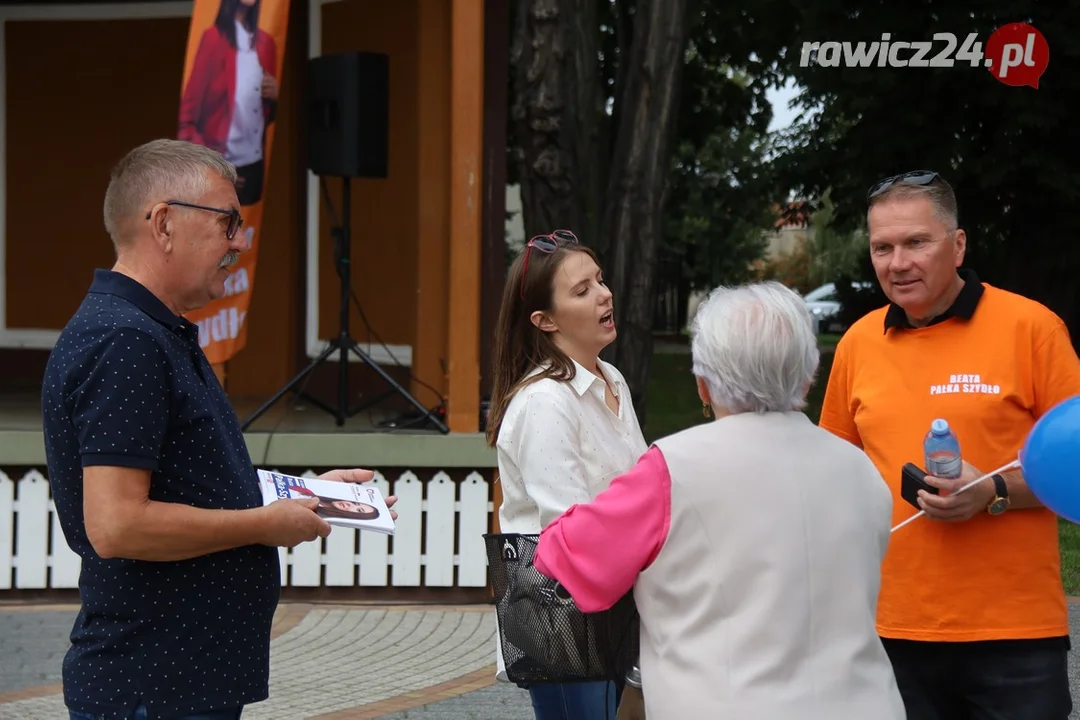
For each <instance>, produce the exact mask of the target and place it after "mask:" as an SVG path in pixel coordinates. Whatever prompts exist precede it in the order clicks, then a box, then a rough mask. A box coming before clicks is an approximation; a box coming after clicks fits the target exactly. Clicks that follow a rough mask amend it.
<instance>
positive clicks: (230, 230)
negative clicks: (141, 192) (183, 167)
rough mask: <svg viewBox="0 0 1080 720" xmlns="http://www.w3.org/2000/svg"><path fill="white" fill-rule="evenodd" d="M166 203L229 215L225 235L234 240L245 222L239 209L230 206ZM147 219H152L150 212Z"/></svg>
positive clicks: (175, 201)
mask: <svg viewBox="0 0 1080 720" xmlns="http://www.w3.org/2000/svg"><path fill="white" fill-rule="evenodd" d="M165 204H166V205H179V206H180V207H186V208H194V209H196V210H205V211H206V212H215V213H220V214H222V215H228V216H229V224H228V225H226V226H225V237H226V238H227V239H229V240H232V239H233V238H234V237H235V236H236V231H237V230H239V229H240V226H241V225H243V224H244V218H242V217H241V216H240V211H239V210H232V209H228V208H216V207H209V206H207V205H194V204H192V203H186V202H181V201H179V200H169V201H168V202H166V203H165ZM146 219H147V220H149V219H150V213H149V212H147V213H146Z"/></svg>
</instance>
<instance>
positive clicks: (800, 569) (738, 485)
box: [534, 282, 905, 720]
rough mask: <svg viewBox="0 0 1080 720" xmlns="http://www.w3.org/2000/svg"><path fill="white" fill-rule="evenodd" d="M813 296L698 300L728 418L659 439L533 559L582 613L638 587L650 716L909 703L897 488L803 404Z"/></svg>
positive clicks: (712, 392)
mask: <svg viewBox="0 0 1080 720" xmlns="http://www.w3.org/2000/svg"><path fill="white" fill-rule="evenodd" d="M811 328H812V322H811V319H810V315H809V313H808V312H807V309H806V306H805V304H804V302H803V300H802V299H801V298H800V297H799V296H798V295H796V294H795V293H794V292H792V291H791V290H789V289H787V288H785V287H784V286H783V285H780V284H779V283H774V282H767V283H760V284H754V285H748V286H743V287H738V288H719V289H717V290H715V291H713V292H712V294H711V295H710V296H709V298H708V299H707V300H706V301H705V302H704V303H703V304H702V305H701V307H700V308H699V309H698V312H697V315H696V316H695V320H694V326H693V344H692V352H693V361H694V366H693V368H694V369H693V372H694V375H695V376H696V378H697V391H698V395H699V396H700V397H701V401H702V403H703V406H704V409H705V411H706V413H707V414H709V413H710V412H711V414H712V415H713V416H715V420H714V421H713V422H709V423H705V424H702V425H698V426H696V427H692V428H690V429H688V430H684V431H682V432H679V433H676V434H674V435H671V436H669V437H666V438H663V439H661V440H658V441H657V442H656V443H655V444H654V445H653V446H652V447H651V448H650V449H649V450H648V452H646V453H645V454H644V455H643V456H642V457H641V459H640V461H639V462H638V464H637V465H636V466H635V467H634V468H633V469H631V470H630V471H628V472H627V473H625V474H623V475H621V476H619V477H617V478H616V479H615V480H614V481H612V483H611V485H610V487H609V488H608V489H607V490H606V491H605V492H603V493H601V494H600V495H598V496H597V497H596V498H595V499H594V500H593V501H592V502H589V503H584V504H578V505H575V506H573V507H571V508H570V509H569V510H567V511H566V512H565V513H564V514H563V515H561V516H560V517H559V518H558V519H557V520H555V521H554V522H553V523H551V524H550V525H548V526H547V527H546V528H545V529H544V531H543V533H542V535H541V538H540V543H539V546H538V548H537V551H536V555H535V558H534V564H535V567H536V569H537V570H539V571H540V572H541V573H543V574H544V575H546V576H548V577H551V578H554V579H555V580H557V581H558V582H560V583H561V584H562V585H563V586H565V588H566V589H567V591H568V592H569V593H570V594H571V595H572V596H573V598H574V601H575V603H576V604H577V606H578V607H579V608H580V609H581V610H582V611H584V612H597V611H601V610H605V609H607V608H609V607H611V606H612V605H613V604H614V603H615V602H616V601H617V600H618V599H619V598H621V597H623V596H624V595H625V594H626V593H627V592H629V591H630V590H631V589H633V592H634V600H635V602H636V604H637V607H638V611H639V613H640V616H641V658H640V663H641V679H642V684H643V689H644V694H645V711H646V714H647V716H648V717H651V718H710V719H711V718H737V719H738V720H776V719H777V718H783V719H784V720H811V719H813V720H826V719H827V720H868V719H869V718H873V720H904V718H905V712H904V705H903V701H902V700H901V697H900V693H899V691H898V689H897V685H896V680H895V677H894V675H893V671H892V666H891V664H890V662H889V659H888V656H887V655H886V654H885V650H884V648H883V646H882V643H881V640H880V638H879V637H878V634H877V631H876V627H875V615H876V609H877V598H878V588H879V579H880V566H881V561H882V558H883V556H884V554H885V550H886V547H887V545H888V540H889V524H890V521H891V519H892V499H891V495H890V493H889V490H888V488H887V487H886V485H885V482H884V480H883V479H882V477H881V475H880V474H879V473H878V471H877V470H876V469H875V467H874V465H873V463H872V462H871V461H870V459H869V458H868V457H867V456H866V455H865V454H864V453H863V452H862V451H861V450H859V449H858V448H856V447H855V446H853V445H851V444H850V443H847V442H845V441H843V440H841V439H839V438H837V437H836V436H834V435H832V434H831V433H829V432H827V431H826V430H822V429H820V428H818V427H817V426H816V425H814V424H813V423H812V422H811V421H810V420H809V418H807V416H806V415H805V414H804V413H803V412H801V410H802V409H803V407H804V406H805V398H806V393H807V391H808V390H809V388H810V385H811V384H812V382H813V379H814V375H815V373H816V372H817V368H818V358H819V356H818V348H817V338H816V337H815V335H814V333H813V330H812V329H811Z"/></svg>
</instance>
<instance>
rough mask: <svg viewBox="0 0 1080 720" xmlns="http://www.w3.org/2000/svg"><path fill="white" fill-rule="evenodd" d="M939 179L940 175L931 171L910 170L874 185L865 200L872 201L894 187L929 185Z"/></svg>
mask: <svg viewBox="0 0 1080 720" xmlns="http://www.w3.org/2000/svg"><path fill="white" fill-rule="evenodd" d="M940 177H941V175H939V174H938V173H936V172H934V171H933V170H912V171H911V172H906V173H900V174H899V175H893V176H892V177H887V178H885V179H884V180H878V181H877V182H876V183H874V184H873V185H872V186H871V187H870V190H868V191H867V193H866V200H867V202H869V201H870V200H873V199H874V198H876V197H877V196H878V195H880V194H881V193H883V192H885V191H886V190H888V189H889V188H891V187H893V186H894V185H929V184H930V183H932V182H934V181H935V180H937V179H938V178H940Z"/></svg>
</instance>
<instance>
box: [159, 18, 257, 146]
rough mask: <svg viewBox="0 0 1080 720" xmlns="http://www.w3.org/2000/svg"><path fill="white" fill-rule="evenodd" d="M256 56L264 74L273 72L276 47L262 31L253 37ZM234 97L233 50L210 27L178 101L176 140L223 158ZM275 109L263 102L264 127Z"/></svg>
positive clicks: (216, 31)
mask: <svg viewBox="0 0 1080 720" xmlns="http://www.w3.org/2000/svg"><path fill="white" fill-rule="evenodd" d="M255 53H256V54H257V55H258V56H259V64H260V65H262V66H263V68H265V69H266V71H267V72H270V73H273V72H274V71H275V70H276V68H277V47H276V43H275V42H274V38H273V36H272V35H270V34H269V33H267V32H266V31H265V30H258V31H256V33H255ZM235 96H236V50H235V49H234V48H233V47H231V46H230V45H229V41H228V40H227V39H226V38H225V36H224V35H222V34H221V31H220V30H218V29H217V27H214V26H211V27H210V28H208V29H207V30H206V32H204V33H203V36H202V40H201V41H200V42H199V49H198V51H197V52H196V53H195V62H194V64H193V66H192V68H191V77H190V78H188V82H187V85H186V87H184V90H183V95H181V97H180V118H179V134H178V137H179V139H180V140H187V141H189V142H193V143H197V144H199V145H205V146H207V147H209V148H212V149H214V150H217V151H218V152H220V153H222V154H224V152H225V146H226V142H227V141H228V138H229V125H230V123H232V113H233V109H234V108H235V102H234V98H235ZM276 108H277V103H276V102H275V101H273V100H269V99H267V100H264V101H263V115H264V117H265V118H266V122H267V123H270V122H273V118H274V112H275V109H276Z"/></svg>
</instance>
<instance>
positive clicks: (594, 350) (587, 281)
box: [487, 230, 648, 720]
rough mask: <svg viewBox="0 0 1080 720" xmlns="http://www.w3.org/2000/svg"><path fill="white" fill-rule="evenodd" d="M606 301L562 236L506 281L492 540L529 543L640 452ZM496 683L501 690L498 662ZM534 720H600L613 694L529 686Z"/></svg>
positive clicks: (608, 714)
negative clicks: (610, 358)
mask: <svg viewBox="0 0 1080 720" xmlns="http://www.w3.org/2000/svg"><path fill="white" fill-rule="evenodd" d="M614 340H615V319H614V307H613V304H612V295H611V291H610V290H608V288H607V285H605V284H604V279H603V273H602V271H601V269H600V267H599V264H598V262H597V258H596V255H595V254H594V253H593V251H592V250H590V249H589V248H587V247H585V246H584V245H582V244H581V243H579V242H578V239H577V237H575V236H574V234H573V233H571V232H569V231H566V230H556V231H555V232H553V233H551V234H549V235H541V236H537V237H534V238H532V239H531V240H529V242H528V243H527V244H526V246H525V249H524V251H523V252H522V253H521V254H520V255H519V256H518V258H517V259H516V260H515V261H514V263H513V265H512V266H511V268H510V272H509V274H508V276H507V282H506V288H505V290H504V294H503V301H502V308H501V310H500V313H499V322H498V327H497V330H496V337H495V354H494V388H493V391H492V397H491V412H490V415H489V421H488V431H487V438H488V442H489V443H491V444H492V445H493V446H494V447H495V448H496V450H497V455H498V464H499V482H500V483H501V484H502V495H503V501H502V505H501V506H500V507H499V526H500V530H501V531H502V532H504V533H522V534H539V533H540V531H541V530H542V529H543V528H544V527H546V526H547V525H548V524H549V523H550V522H551V521H552V520H554V519H555V518H557V517H559V516H560V515H561V514H562V513H563V512H564V511H565V510H566V509H567V508H569V507H570V506H571V505H574V504H575V503H587V502H589V501H590V500H592V499H593V498H594V497H596V496H597V495H598V494H600V493H601V492H603V491H604V490H605V489H607V487H608V484H609V483H610V482H611V480H612V479H613V478H614V477H616V476H618V475H619V474H621V473H624V472H626V471H627V470H629V469H630V468H631V467H633V466H634V464H635V463H636V462H637V460H638V458H640V457H641V456H642V455H643V454H644V453H645V452H646V450H648V445H647V444H646V443H645V439H644V437H642V434H641V428H640V427H639V426H638V421H637V415H636V414H635V412H634V407H633V403H632V402H631V400H630V392H629V389H628V388H627V386H626V381H625V380H624V379H623V376H622V374H621V373H620V372H619V371H618V370H616V369H615V367H614V366H612V365H611V364H609V363H606V362H604V361H602V360H600V358H599V355H600V352H601V351H602V350H603V349H604V348H606V347H607V346H608V345H610V344H611V343H612V342H614ZM497 660H498V672H499V677H500V679H506V676H505V669H504V665H503V659H502V656H501V653H500V654H499V656H498V658H497ZM529 694H530V697H531V699H532V704H533V711H534V714H535V717H536V720H612V718H614V716H615V711H616V707H617V705H618V697H617V694H618V693H617V690H616V687H615V685H614V683H603V682H599V683H567V684H555V683H551V684H543V685H533V686H531V687H530V688H529Z"/></svg>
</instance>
